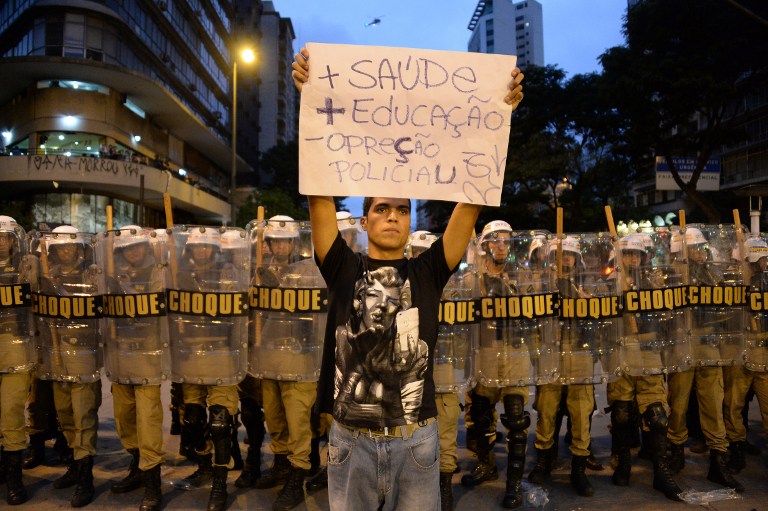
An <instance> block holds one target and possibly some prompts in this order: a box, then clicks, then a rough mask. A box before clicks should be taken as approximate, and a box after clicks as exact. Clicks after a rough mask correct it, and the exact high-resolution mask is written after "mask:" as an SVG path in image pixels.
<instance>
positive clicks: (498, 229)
mask: <svg viewBox="0 0 768 511" xmlns="http://www.w3.org/2000/svg"><path fill="white" fill-rule="evenodd" d="M502 232H506V233H510V234H511V233H512V226H510V225H509V224H508V223H507V222H505V221H504V220H493V221H492V222H488V223H487V224H485V227H483V232H481V233H480V243H481V244H482V243H485V242H486V241H488V240H490V239H491V238H496V237H498V236H499V233H502Z"/></svg>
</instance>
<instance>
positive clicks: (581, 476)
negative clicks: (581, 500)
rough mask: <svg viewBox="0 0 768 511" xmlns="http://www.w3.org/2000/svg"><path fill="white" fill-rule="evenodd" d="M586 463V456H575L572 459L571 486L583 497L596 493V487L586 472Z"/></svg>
mask: <svg viewBox="0 0 768 511" xmlns="http://www.w3.org/2000/svg"><path fill="white" fill-rule="evenodd" d="M586 464H587V457H586V456H573V458H572V459H571V486H573V487H574V489H575V490H576V493H578V494H579V495H581V496H582V497H591V496H592V495H594V494H595V489H594V488H592V485H591V484H590V483H589V479H587V474H585V473H584V470H585V469H586Z"/></svg>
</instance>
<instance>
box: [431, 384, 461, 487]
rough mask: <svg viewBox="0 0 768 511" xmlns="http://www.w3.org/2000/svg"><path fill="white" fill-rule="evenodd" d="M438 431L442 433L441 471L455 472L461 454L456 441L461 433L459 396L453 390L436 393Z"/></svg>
mask: <svg viewBox="0 0 768 511" xmlns="http://www.w3.org/2000/svg"><path fill="white" fill-rule="evenodd" d="M435 404H437V431H438V433H439V434H440V472H450V473H453V471H454V470H456V467H457V463H458V460H459V455H458V452H457V447H456V442H457V435H458V434H459V415H460V414H461V407H460V406H459V396H458V394H455V393H453V392H449V393H440V394H435Z"/></svg>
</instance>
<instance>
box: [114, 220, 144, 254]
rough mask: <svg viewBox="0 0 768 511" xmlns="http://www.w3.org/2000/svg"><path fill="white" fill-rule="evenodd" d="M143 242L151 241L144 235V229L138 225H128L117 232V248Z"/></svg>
mask: <svg viewBox="0 0 768 511" xmlns="http://www.w3.org/2000/svg"><path fill="white" fill-rule="evenodd" d="M141 243H149V240H147V238H146V237H145V236H144V229H142V228H141V227H139V226H138V225H126V226H125V227H123V228H122V229H120V230H119V231H117V233H116V236H115V250H117V249H119V248H125V247H130V246H133V245H139V244H141Z"/></svg>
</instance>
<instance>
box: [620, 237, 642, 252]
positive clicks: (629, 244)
mask: <svg viewBox="0 0 768 511" xmlns="http://www.w3.org/2000/svg"><path fill="white" fill-rule="evenodd" d="M619 250H621V251H622V253H623V252H630V251H636V252H640V254H641V255H645V250H646V249H645V243H643V240H642V239H641V238H640V237H639V236H637V235H635V234H630V235H628V236H624V237H623V238H621V239H620V240H619Z"/></svg>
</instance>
